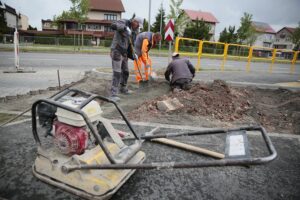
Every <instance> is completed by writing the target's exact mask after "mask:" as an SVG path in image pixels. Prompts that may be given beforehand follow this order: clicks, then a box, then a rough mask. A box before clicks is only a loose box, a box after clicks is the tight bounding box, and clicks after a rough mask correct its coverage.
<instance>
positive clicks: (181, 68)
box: [168, 58, 193, 83]
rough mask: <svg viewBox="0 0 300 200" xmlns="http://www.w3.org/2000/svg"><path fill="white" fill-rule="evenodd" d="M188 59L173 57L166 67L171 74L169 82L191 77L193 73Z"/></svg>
mask: <svg viewBox="0 0 300 200" xmlns="http://www.w3.org/2000/svg"><path fill="white" fill-rule="evenodd" d="M189 64H191V63H190V61H189V60H188V59H187V58H175V59H173V60H172V62H171V63H170V64H169V67H168V69H170V72H171V74H172V80H171V83H173V82H175V81H177V80H179V79H192V78H193V74H192V72H191V70H190V69H189Z"/></svg>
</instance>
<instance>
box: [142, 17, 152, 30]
mask: <svg viewBox="0 0 300 200" xmlns="http://www.w3.org/2000/svg"><path fill="white" fill-rule="evenodd" d="M150 29H151V27H150ZM147 31H148V21H147V20H146V19H144V21H143V28H142V32H147Z"/></svg>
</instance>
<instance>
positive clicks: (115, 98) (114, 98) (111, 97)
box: [109, 95, 121, 102]
mask: <svg viewBox="0 0 300 200" xmlns="http://www.w3.org/2000/svg"><path fill="white" fill-rule="evenodd" d="M109 99H110V100H112V101H114V102H117V101H120V100H121V99H120V97H118V96H115V95H114V96H110V97H109Z"/></svg>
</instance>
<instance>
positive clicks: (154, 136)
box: [141, 126, 261, 140]
mask: <svg viewBox="0 0 300 200" xmlns="http://www.w3.org/2000/svg"><path fill="white" fill-rule="evenodd" d="M241 130H246V131H249V130H261V127H259V126H248V127H240V128H231V129H210V130H201V131H193V132H184V133H165V134H156V135H143V136H141V139H144V140H151V139H154V138H169V137H180V136H195V135H208V134H221V133H227V132H230V131H241Z"/></svg>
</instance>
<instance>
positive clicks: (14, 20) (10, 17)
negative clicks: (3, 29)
mask: <svg viewBox="0 0 300 200" xmlns="http://www.w3.org/2000/svg"><path fill="white" fill-rule="evenodd" d="M0 9H2V10H3V11H4V17H5V20H6V25H7V27H8V28H10V29H11V30H14V29H15V28H18V29H21V30H27V28H28V26H29V25H28V17H27V16H26V15H23V14H21V13H17V11H16V9H14V8H13V7H11V6H9V5H7V4H3V3H2V2H1V1H0Z"/></svg>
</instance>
